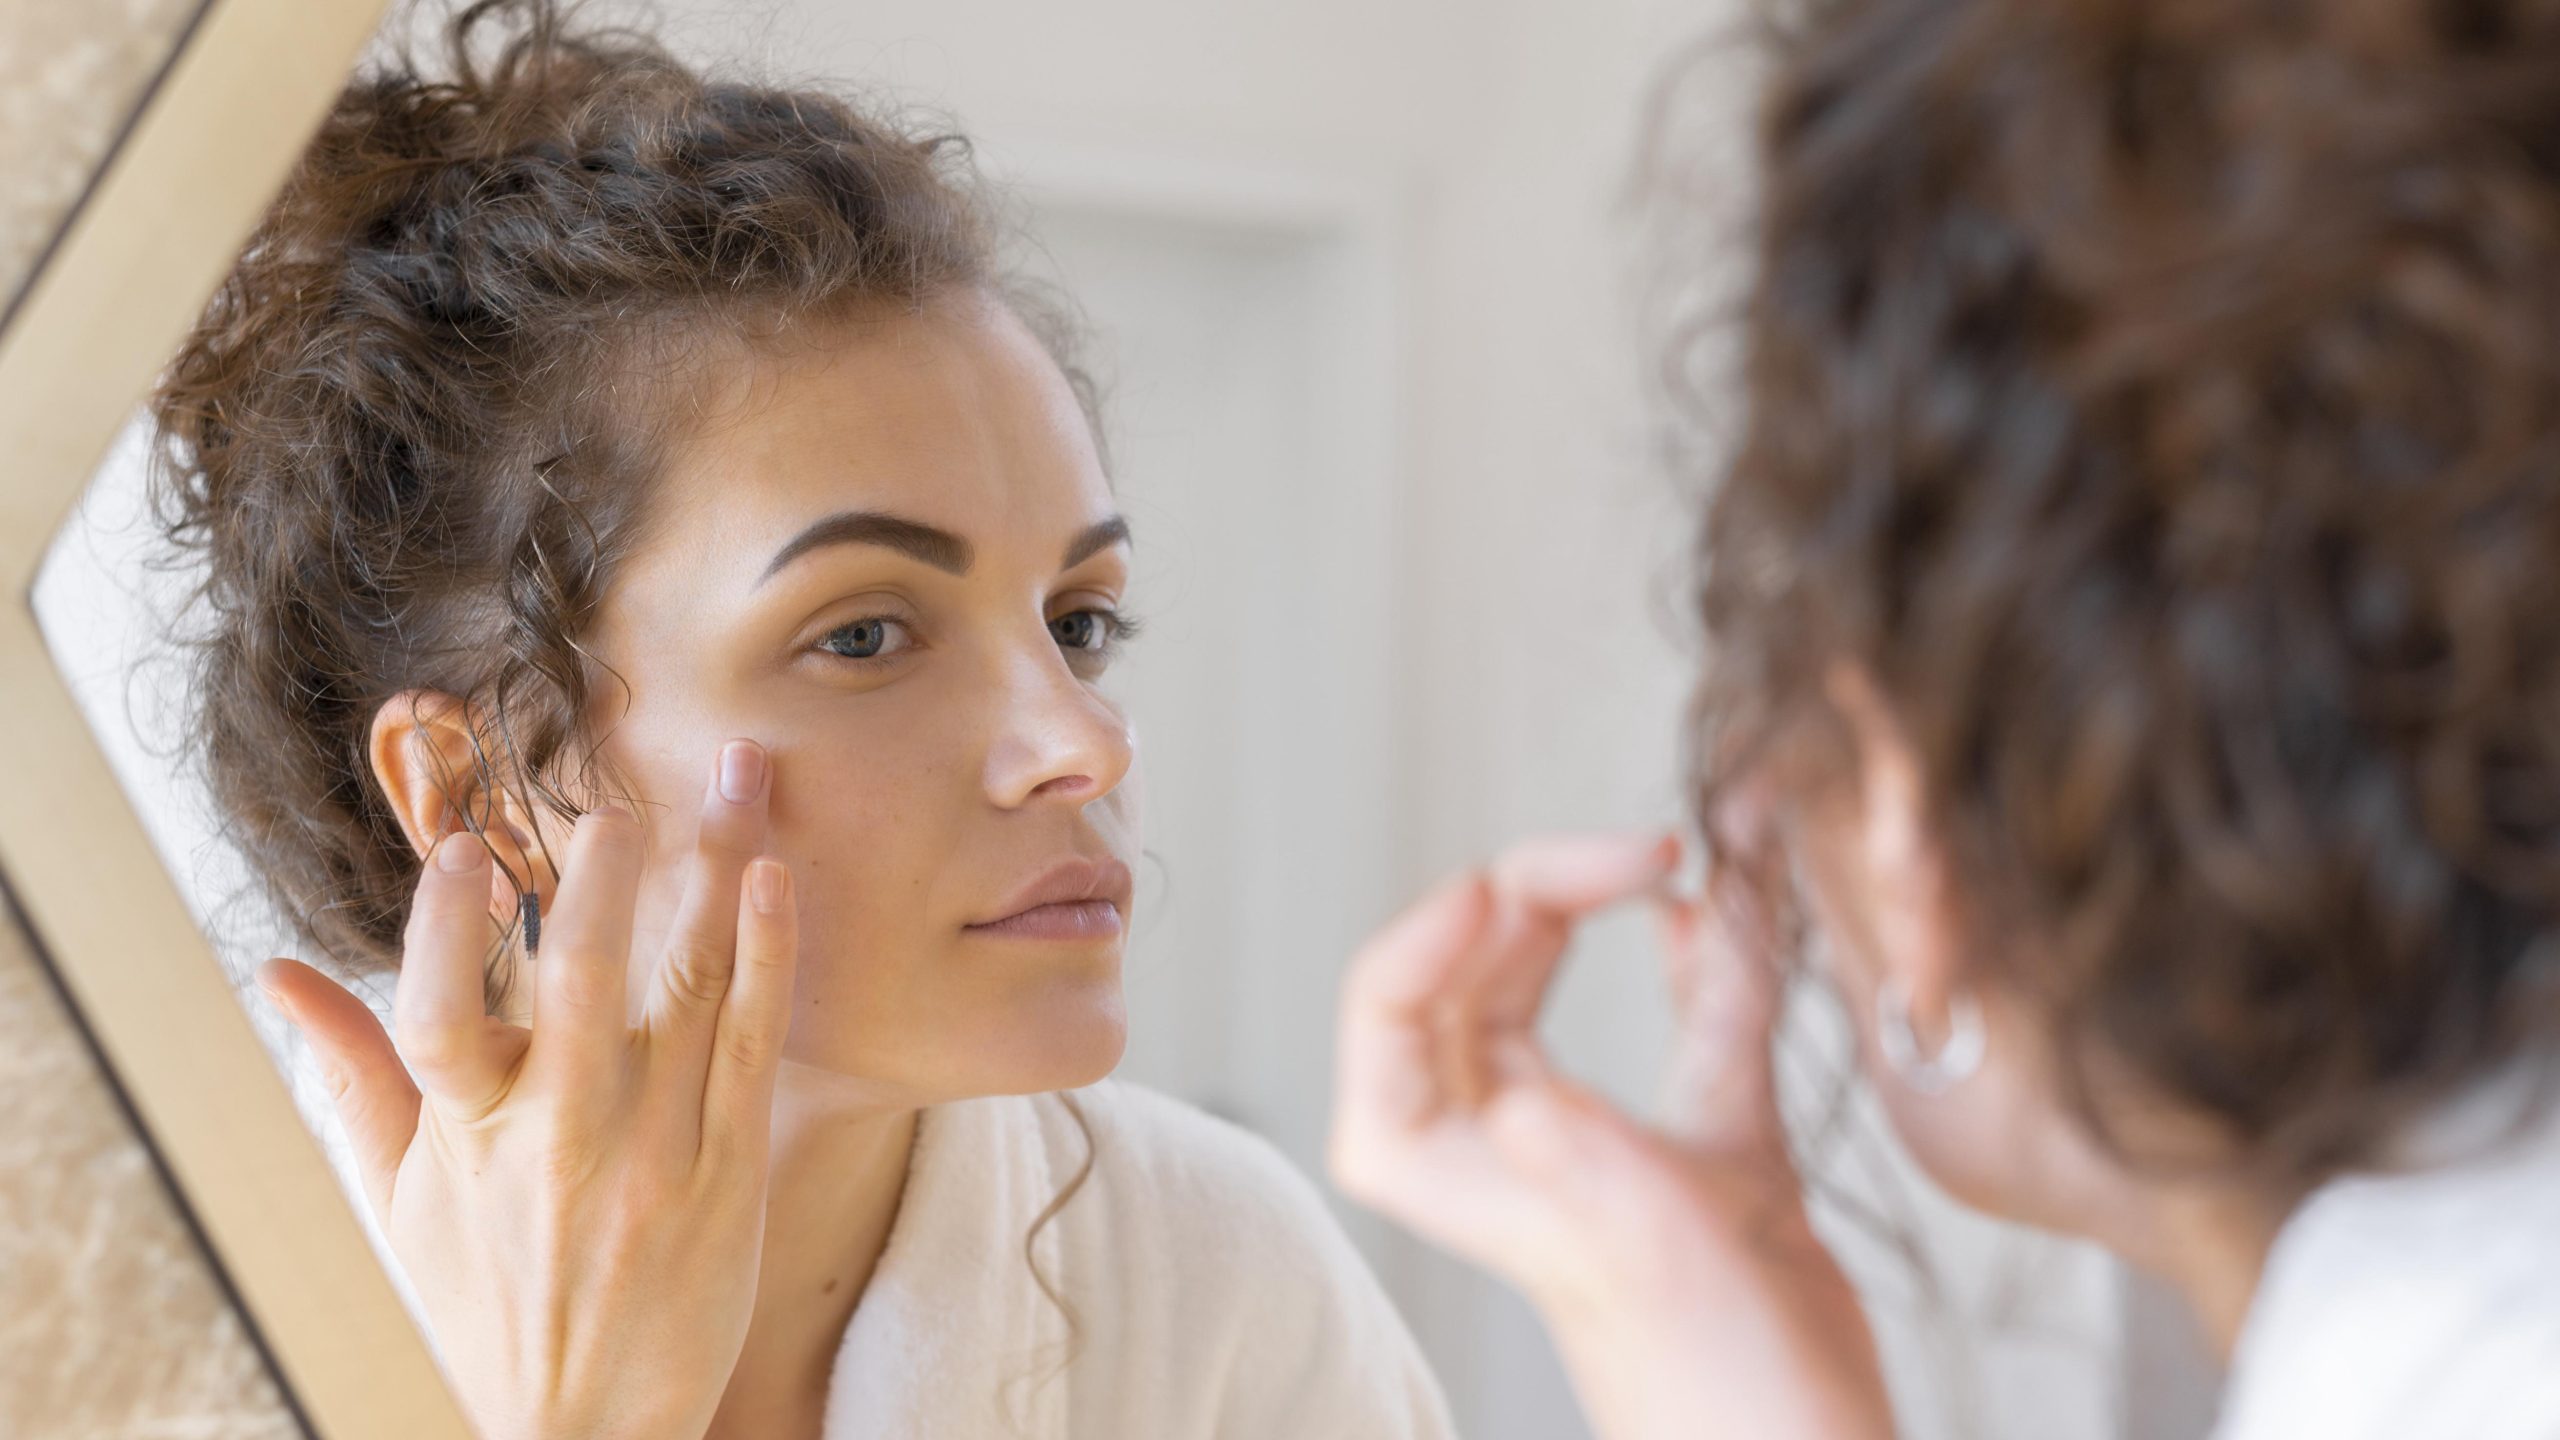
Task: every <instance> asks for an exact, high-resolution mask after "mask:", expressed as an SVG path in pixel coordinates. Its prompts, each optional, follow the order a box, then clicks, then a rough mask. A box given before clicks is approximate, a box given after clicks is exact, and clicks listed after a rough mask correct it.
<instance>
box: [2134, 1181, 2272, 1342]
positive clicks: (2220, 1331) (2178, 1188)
mask: <svg viewBox="0 0 2560 1440" xmlns="http://www.w3.org/2000/svg"><path fill="white" fill-rule="evenodd" d="M2140 1193H2141V1198H2140V1199H2139V1200H2138V1201H2136V1203H2135V1204H2134V1205H2133V1206H2132V1207H2131V1208H2130V1210H2129V1211H2128V1212H2127V1214H2126V1215H2125V1216H2124V1217H2123V1219H2122V1221H2121V1223H2119V1224H2118V1225H2116V1226H2113V1227H2110V1228H2111V1229H2112V1230H2113V1231H2114V1232H2115V1233H2112V1234H2100V1235H2097V1236H2095V1237H2093V1238H2095V1239H2097V1240H2098V1241H2099V1243H2101V1244H2104V1245H2106V1246H2107V1247H2108V1248H2109V1249H2112V1250H2114V1251H2115V1252H2116V1253H2117V1254H2119V1255H2122V1256H2123V1257H2125V1258H2126V1259H2127V1260H2129V1261H2131V1262H2132V1263H2133V1264H2135V1265H2138V1266H2140V1267H2141V1268H2142V1269H2144V1270H2146V1271H2148V1272H2150V1273H2151V1274H2152V1275H2154V1276H2156V1277H2158V1278H2159V1279H2160V1280H2161V1282H2162V1283H2164V1284H2166V1285H2168V1286H2169V1287H2170V1288H2171V1289H2172V1290H2174V1291H2176V1292H2177V1294H2178V1296H2179V1298H2181V1299H2182V1300H2184V1301H2185V1302H2186V1306H2187V1310H2188V1312H2189V1313H2190V1314H2191V1315H2193V1316H2194V1317H2195V1321H2196V1324H2197V1327H2198V1329H2199V1330H2200V1331H2201V1333H2202V1334H2203V1337H2204V1339H2205V1341H2206V1343H2207V1344H2209V1345H2210V1346H2211V1347H2212V1349H2213V1353H2214V1355H2215V1357H2216V1358H2217V1359H2219V1360H2220V1361H2221V1362H2222V1363H2223V1364H2224V1365H2226V1366H2227V1365H2229V1364H2230V1363H2231V1354H2232V1351H2233V1349H2234V1348H2235V1347H2236V1346H2237V1345H2238V1344H2239V1340H2240V1331H2241V1327H2242V1325H2243V1324H2244V1323H2245V1322H2246V1320H2247V1319H2248V1314H2249V1306H2250V1304H2251V1302H2252V1301H2253V1300H2254V1299H2255V1298H2256V1296H2257V1293H2258V1279H2259V1277H2260V1276H2261V1275H2262V1274H2263V1273H2264V1272H2265V1270H2266V1266H2267V1255H2268V1252H2269V1251H2271V1250H2273V1249H2274V1247H2275V1239H2276V1232H2277V1231H2278V1230H2279V1229H2281V1228H2282V1227H2283V1225H2284V1222H2285V1219H2286V1217H2287V1216H2289V1215H2290V1214H2292V1212H2293V1209H2294V1206H2295V1204H2296V1203H2297V1201H2298V1200H2299V1198H2300V1197H2298V1196H2285V1197H2274V1196H2270V1195H2268V1194H2266V1193H2264V1192H2262V1191H2256V1190H2249V1189H2244V1188H2242V1187H2239V1186H2233V1185H2211V1186H2208V1185H2198V1184H2189V1183H2175V1182H2170V1183H2161V1184H2158V1185H2156V1186H2152V1187H2148V1188H2146V1189H2144V1190H2143V1191H2142V1192H2140Z"/></svg>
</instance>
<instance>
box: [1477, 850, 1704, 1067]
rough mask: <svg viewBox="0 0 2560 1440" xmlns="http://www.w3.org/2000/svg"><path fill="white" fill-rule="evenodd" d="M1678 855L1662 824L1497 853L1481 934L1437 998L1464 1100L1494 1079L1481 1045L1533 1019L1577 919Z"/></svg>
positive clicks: (1645, 883) (1672, 863)
mask: <svg viewBox="0 0 2560 1440" xmlns="http://www.w3.org/2000/svg"><path fill="white" fill-rule="evenodd" d="M1679 861H1680V840H1679V837H1678V836H1677V835H1674V834H1666V833H1663V832H1659V831H1644V832H1638V833H1634V834H1579V835H1547V836H1540V837H1537V838H1535V839H1531V840H1525V841H1522V842H1520V843H1519V844H1517V845H1514V846H1512V847H1511V848H1510V849H1509V850H1506V851H1504V852H1503V853H1502V855H1501V856H1499V857H1498V858H1496V859H1495V861H1494V862H1493V865H1492V867H1491V874H1490V877H1489V879H1488V889H1489V892H1490V895H1491V916H1490V919H1489V920H1488V923H1487V928H1486V935H1485V938H1484V939H1483V941H1482V942H1481V943H1480V944H1479V945H1477V946H1476V947H1475V949H1474V950H1473V951H1472V952H1471V953H1470V954H1469V955H1468V956H1467V957H1466V958H1465V959H1464V960H1463V961H1462V962H1461V963H1459V964H1458V965H1456V966H1455V967H1453V968H1452V970H1451V972H1450V974H1449V976H1448V979H1447V983H1446V986H1445V988H1444V991H1443V995H1442V999H1441V1011H1440V1023H1441V1025H1442V1027H1443V1029H1444V1032H1445V1033H1444V1037H1443V1044H1442V1046H1441V1051H1440V1055H1441V1061H1442V1063H1443V1065H1444V1066H1446V1067H1447V1069H1448V1074H1449V1083H1450V1084H1451V1085H1452V1086H1454V1087H1455V1088H1457V1089H1458V1090H1459V1091H1460V1092H1461V1094H1462V1095H1463V1096H1464V1097H1465V1099H1466V1102H1467V1103H1472V1102H1473V1100H1474V1099H1476V1098H1480V1097H1481V1096H1482V1095H1483V1094H1484V1093H1485V1091H1486V1090H1487V1089H1488V1088H1489V1086H1490V1085H1491V1083H1492V1070H1493V1061H1492V1059H1491V1057H1490V1056H1489V1055H1488V1053H1487V1051H1486V1045H1487V1042H1488V1041H1489V1040H1490V1039H1492V1038H1494V1037H1497V1036H1501V1035H1505V1034H1510V1033H1515V1032H1526V1031H1528V1030H1529V1029H1530V1028H1531V1027H1532V1026H1534V1024H1535V1023H1536V1021H1537V1017H1538V1011H1539V1008H1540V1007H1541V1006H1543V1005H1544V1004H1545V1003H1546V997H1547V989H1548V985H1549V983H1550V982H1551V981H1552V980H1553V979H1554V977H1555V970H1556V965H1557V963H1558V962H1559V961H1560V960H1561V959H1563V957H1564V950H1565V945H1566V942H1568V941H1569V940H1570V939H1571V938H1572V936H1573V928H1574V926H1575V925H1576V924H1578V923H1579V922H1580V921H1581V920H1582V919H1583V918H1584V917H1585V916H1587V915H1589V914H1590V913H1591V912H1592V911H1594V910H1598V909H1600V908H1602V907H1604V906H1608V905H1612V904H1615V903H1617V902H1619V901H1622V900H1625V899H1628V898H1630V897H1633V896H1636V895H1640V894H1643V893H1645V892H1646V891H1649V890H1652V889H1655V888H1656V887H1659V886H1660V885H1662V884H1663V883H1664V882H1665V881H1666V880H1668V879H1669V878H1670V876H1671V873H1672V871H1673V869H1674V868H1675V867H1676V866H1677V865H1678V864H1679Z"/></svg>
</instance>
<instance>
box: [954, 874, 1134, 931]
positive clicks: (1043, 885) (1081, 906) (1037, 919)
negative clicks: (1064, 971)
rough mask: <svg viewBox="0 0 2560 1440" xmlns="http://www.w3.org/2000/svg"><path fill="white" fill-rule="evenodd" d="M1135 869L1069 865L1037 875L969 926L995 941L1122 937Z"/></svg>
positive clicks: (969, 929)
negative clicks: (983, 918)
mask: <svg viewBox="0 0 2560 1440" xmlns="http://www.w3.org/2000/svg"><path fill="white" fill-rule="evenodd" d="M1130 883H1131V882H1130V876H1129V867H1128V866H1126V865H1123V864H1121V863H1120V862H1119V861H1117V860H1086V859H1083V858H1081V857H1079V858H1076V859H1072V860H1067V861H1063V862H1061V863H1059V864H1057V865H1054V866H1051V867H1050V868H1049V869H1047V870H1044V871H1042V872H1040V873H1039V874H1038V875H1035V876H1033V877H1032V878H1031V879H1030V880H1029V881H1027V882H1025V883H1024V884H1023V885H1022V886H1020V887H1019V888H1017V889H1016V890H1015V891H1014V892H1013V893H1012V894H1011V895H1009V896H1007V897H1006V898H1005V900H1004V901H1003V902H1002V903H1001V904H999V905H997V906H996V907H995V913H994V916H993V918H991V919H987V920H981V921H978V922H976V923H975V924H972V925H969V926H967V927H966V928H967V930H968V932H969V933H970V934H972V935H982V936H986V937H989V938H991V939H1007V940H1050V941H1086V942H1090V941H1095V940H1110V939H1115V938H1117V937H1118V936H1119V934H1120V932H1121V929H1122V928H1123V922H1122V915H1123V913H1124V912H1125V911H1126V910H1127V909H1128V905H1129V891H1130Z"/></svg>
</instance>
